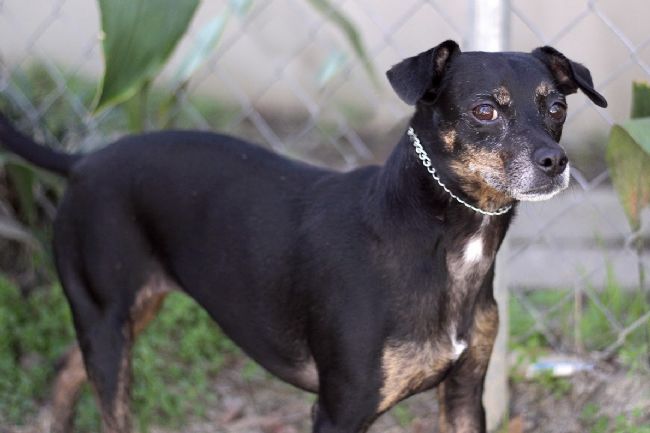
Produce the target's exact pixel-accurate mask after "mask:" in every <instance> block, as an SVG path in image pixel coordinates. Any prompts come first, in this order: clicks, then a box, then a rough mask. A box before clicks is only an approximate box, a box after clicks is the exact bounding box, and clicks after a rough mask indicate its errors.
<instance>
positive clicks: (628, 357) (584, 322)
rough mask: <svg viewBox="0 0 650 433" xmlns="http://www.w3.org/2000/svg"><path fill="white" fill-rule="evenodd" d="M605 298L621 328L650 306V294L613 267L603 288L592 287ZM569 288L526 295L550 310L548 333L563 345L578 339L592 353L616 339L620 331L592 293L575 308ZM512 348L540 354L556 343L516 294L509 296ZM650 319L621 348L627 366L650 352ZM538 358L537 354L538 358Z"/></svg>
mask: <svg viewBox="0 0 650 433" xmlns="http://www.w3.org/2000/svg"><path fill="white" fill-rule="evenodd" d="M588 290H589V291H590V292H591V293H593V294H594V295H595V296H597V298H598V299H599V300H600V303H601V304H602V305H603V306H604V307H605V309H606V310H608V311H609V313H610V314H611V317H613V318H614V320H616V321H617V322H618V323H619V324H620V325H621V326H622V328H625V327H626V326H628V325H630V324H632V323H633V322H634V321H636V320H637V319H639V318H640V317H641V316H643V315H644V314H645V313H646V312H647V311H648V310H650V305H649V303H648V301H647V298H646V296H647V295H646V294H643V293H640V292H639V291H638V290H637V291H634V290H629V289H627V290H626V289H624V288H623V287H621V286H620V284H619V283H618V282H617V281H616V278H615V276H614V275H613V273H612V272H611V270H608V273H607V278H606V281H604V287H603V289H602V290H598V289H595V288H588ZM567 294H572V291H571V290H570V289H549V290H534V291H530V292H528V293H523V294H522V296H523V297H525V300H526V301H527V302H528V303H529V304H530V305H532V306H533V307H534V308H535V309H536V310H538V311H549V310H552V312H551V313H550V314H548V315H547V316H544V318H543V319H542V320H543V322H544V325H545V326H546V328H547V333H546V334H549V333H550V335H551V336H552V337H553V338H554V339H555V341H556V342H559V343H561V344H562V345H563V346H564V347H574V345H575V344H576V343H577V342H576V337H577V336H579V337H580V341H581V344H582V345H583V346H584V349H585V350H587V351H594V350H603V349H605V348H607V347H608V346H609V345H610V344H612V343H613V342H615V341H616V339H617V337H618V335H619V334H618V330H617V329H616V328H615V327H614V326H613V325H612V324H611V323H610V321H609V320H608V318H607V315H606V314H605V312H604V311H603V310H602V309H601V308H600V307H599V306H598V305H597V304H596V303H595V302H594V301H593V300H592V299H590V298H589V297H588V296H586V295H583V297H582V301H581V305H579V306H578V307H576V305H575V299H574V297H573V296H572V295H569V296H568V297H567ZM509 313H510V335H511V348H513V349H515V348H517V349H523V350H524V351H525V352H527V353H529V354H532V355H537V354H539V353H540V352H544V351H545V350H547V349H548V348H550V346H551V343H552V342H551V341H549V340H548V338H547V335H545V333H543V332H541V331H540V330H537V329H536V328H535V326H536V319H535V318H534V317H533V316H532V315H531V314H530V312H529V311H528V310H527V309H526V308H525V307H524V305H523V303H522V302H521V301H520V300H519V299H517V298H516V297H514V296H511V298H510V311H509ZM649 336H650V321H649V322H648V323H647V324H645V325H642V326H640V327H639V328H637V329H636V330H635V331H634V332H632V333H630V334H629V335H628V336H627V337H626V339H625V342H624V344H623V346H622V347H621V348H620V350H619V355H620V358H621V359H622V360H623V361H626V363H628V364H632V363H634V362H637V361H638V360H639V359H640V358H642V355H643V354H646V355H647V354H648V341H649ZM534 357H535V356H533V358H534Z"/></svg>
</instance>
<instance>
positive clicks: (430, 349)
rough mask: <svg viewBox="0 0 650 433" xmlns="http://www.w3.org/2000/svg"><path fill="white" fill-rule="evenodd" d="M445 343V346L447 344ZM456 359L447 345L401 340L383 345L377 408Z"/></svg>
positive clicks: (381, 408)
mask: <svg viewBox="0 0 650 433" xmlns="http://www.w3.org/2000/svg"><path fill="white" fill-rule="evenodd" d="M447 346H449V347H447ZM455 359H456V356H455V355H454V353H453V350H452V348H451V345H450V344H448V345H445V346H443V344H441V343H432V342H426V343H420V344H419V343H414V342H404V343H400V344H397V345H391V344H388V345H387V346H386V347H385V348H384V353H383V357H382V368H383V373H384V383H383V386H382V388H381V391H380V395H381V401H380V403H379V408H378V412H383V411H385V410H387V409H389V408H390V407H391V406H393V405H394V404H395V403H397V402H399V401H400V400H401V399H403V398H405V397H407V396H408V395H410V394H411V393H413V392H415V391H417V390H418V389H419V388H420V387H421V386H422V385H423V384H424V383H425V381H426V380H427V379H431V378H433V377H435V376H436V375H438V374H440V373H441V372H442V371H444V370H445V369H446V368H447V367H449V365H450V364H451V363H452V362H453V361H454V360H455Z"/></svg>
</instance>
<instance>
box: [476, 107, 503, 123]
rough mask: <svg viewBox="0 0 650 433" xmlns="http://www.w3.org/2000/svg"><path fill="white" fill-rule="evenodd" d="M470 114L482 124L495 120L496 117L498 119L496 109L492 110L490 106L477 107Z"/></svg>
mask: <svg viewBox="0 0 650 433" xmlns="http://www.w3.org/2000/svg"><path fill="white" fill-rule="evenodd" d="M472 114H473V115H474V117H476V118H477V119H478V120H480V121H483V122H487V121H490V120H497V117H499V112H498V111H497V110H496V108H494V107H493V106H491V105H490V104H481V105H477V106H476V107H474V109H473V110H472Z"/></svg>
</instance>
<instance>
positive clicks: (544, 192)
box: [511, 165, 571, 201]
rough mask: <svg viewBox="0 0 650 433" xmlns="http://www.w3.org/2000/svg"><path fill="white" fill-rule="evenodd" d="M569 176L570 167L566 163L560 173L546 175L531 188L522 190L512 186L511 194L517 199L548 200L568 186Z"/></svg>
mask: <svg viewBox="0 0 650 433" xmlns="http://www.w3.org/2000/svg"><path fill="white" fill-rule="evenodd" d="M570 178H571V175H570V167H569V165H567V167H566V168H565V169H564V171H563V172H562V173H560V174H558V175H557V176H554V177H552V178H549V177H546V178H544V179H540V180H541V181H542V182H541V184H536V185H535V186H534V187H533V188H527V189H524V190H520V189H518V188H513V190H512V191H511V195H512V197H513V198H514V199H516V200H519V201H543V200H548V199H550V198H551V197H554V196H555V195H557V194H558V193H560V192H561V191H563V190H565V189H566V188H567V187H568V186H569V181H570Z"/></svg>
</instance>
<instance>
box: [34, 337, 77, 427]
mask: <svg viewBox="0 0 650 433" xmlns="http://www.w3.org/2000/svg"><path fill="white" fill-rule="evenodd" d="M87 379H88V376H87V375H86V368H85V367H84V363H83V358H82V356H81V350H80V349H79V345H77V344H75V345H74V346H73V347H72V348H71V349H70V350H69V351H68V353H67V354H66V356H65V361H64V364H63V367H62V369H61V371H60V372H59V373H58V375H57V377H56V379H55V381H54V386H53V387H52V397H51V401H50V405H49V407H48V408H46V409H45V411H44V412H43V413H41V415H40V418H41V420H43V421H41V423H42V424H46V425H49V426H50V428H49V430H48V431H50V432H52V433H64V432H68V431H71V429H72V416H73V414H74V408H75V405H76V403H77V399H78V397H79V391H80V390H81V386H82V385H83V384H84V383H85V382H86V380H87ZM48 418H49V419H51V422H48V421H49V420H47V421H46V420H44V419H48Z"/></svg>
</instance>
